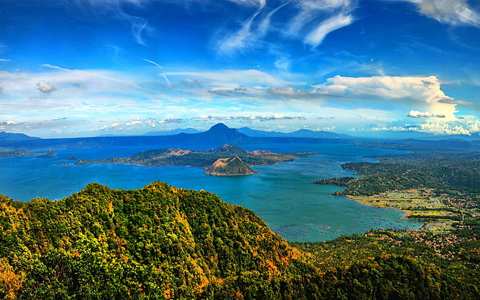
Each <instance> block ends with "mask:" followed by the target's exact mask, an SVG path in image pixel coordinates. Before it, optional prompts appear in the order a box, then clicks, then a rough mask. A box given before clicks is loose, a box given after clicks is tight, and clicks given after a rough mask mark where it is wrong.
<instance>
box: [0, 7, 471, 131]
mask: <svg viewBox="0 0 480 300" xmlns="http://www.w3.org/2000/svg"><path fill="white" fill-rule="evenodd" d="M52 2H53V1H52ZM478 95H480V3H478V2H476V1H468V0H449V1H446V0H325V1H316V0H298V1H281V0H221V1H217V0H215V1H214V0H87V1H80V0H75V1H55V2H53V3H51V2H44V3H40V2H39V1H34V0H21V1H18V0H5V1H2V2H1V3H0V131H8V132H23V133H27V134H29V135H33V136H40V137H73V136H97V135H104V134H143V133H147V132H152V131H157V130H158V131H164V130H171V129H174V128H179V127H182V128H184V127H194V128H198V129H205V128H207V127H209V126H211V125H213V124H214V123H216V122H225V123H227V125H229V126H231V127H243V126H249V127H252V128H255V129H260V130H274V131H294V130H298V129H301V128H308V129H312V130H335V131H336V132H340V133H347V134H354V135H369V136H373V135H378V134H379V133H382V132H391V131H398V132H412V131H414V132H425V133H433V134H437V135H444V134H445V135H451V134H466V135H472V134H478V133H480V124H479V121H478V120H479V109H478V105H479V104H480V99H479V96H478Z"/></svg>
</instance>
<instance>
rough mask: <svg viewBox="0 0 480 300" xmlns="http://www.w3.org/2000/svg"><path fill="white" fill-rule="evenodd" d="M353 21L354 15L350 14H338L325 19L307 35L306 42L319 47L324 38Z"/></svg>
mask: <svg viewBox="0 0 480 300" xmlns="http://www.w3.org/2000/svg"><path fill="white" fill-rule="evenodd" d="M352 23H353V17H352V15H350V14H338V15H336V16H333V17H331V18H329V19H327V20H325V21H323V22H322V23H321V24H320V25H319V26H318V27H317V28H315V29H314V30H313V31H312V32H310V33H309V34H308V35H307V36H306V37H305V43H306V44H309V45H312V46H313V47H317V46H318V45H320V44H321V43H322V41H323V39H324V38H325V37H326V36H327V34H329V33H330V32H333V31H335V30H337V29H340V28H342V27H345V26H348V25H350V24H352Z"/></svg>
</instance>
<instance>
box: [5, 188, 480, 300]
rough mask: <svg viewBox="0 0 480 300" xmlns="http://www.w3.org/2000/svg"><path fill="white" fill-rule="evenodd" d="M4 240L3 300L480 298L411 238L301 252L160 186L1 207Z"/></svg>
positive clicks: (206, 198)
mask: <svg viewBox="0 0 480 300" xmlns="http://www.w3.org/2000/svg"><path fill="white" fill-rule="evenodd" d="M0 233H1V234H0V297H1V298H4V299H5V298H6V299H16V298H21V299H347V298H348V299H374V298H377V299H460V298H461V299H475V297H478V296H479V294H478V280H477V278H478V274H477V273H478V272H477V273H471V272H470V271H469V269H466V268H465V267H464V266H463V265H462V264H460V263H459V262H452V264H450V263H449V261H440V260H439V259H438V258H436V257H435V256H432V254H431V253H432V252H431V251H430V250H429V249H428V248H425V247H418V246H416V245H415V244H412V243H410V242H408V240H407V239H404V240H403V243H404V244H406V245H405V247H404V246H403V245H402V243H396V242H395V243H390V242H389V240H387V239H379V238H377V237H375V236H374V234H369V235H368V236H367V235H365V236H364V235H360V236H352V237H347V238H342V239H338V240H336V241H332V242H327V243H315V244H311V243H307V244H297V246H298V247H301V248H302V249H304V250H302V251H299V250H298V249H296V248H294V247H292V246H291V245H289V244H288V243H287V242H286V241H285V240H283V239H282V238H281V237H280V236H279V235H277V234H275V233H273V232H272V231H271V230H270V229H269V228H268V227H267V226H266V224H265V223H264V222H263V221H262V220H261V219H260V218H259V217H257V216H256V215H255V214H254V213H252V212H251V211H249V210H247V209H245V208H242V207H239V206H235V205H231V204H227V203H225V202H223V201H221V200H220V199H219V198H218V197H217V196H216V195H214V194H211V193H208V192H204V191H201V192H197V191H192V190H184V189H178V188H174V187H170V186H168V185H167V184H165V183H160V182H157V183H153V184H150V185H148V186H146V187H144V188H143V189H139V190H130V191H125V190H112V189H109V188H108V187H106V186H102V185H99V184H89V185H88V186H87V187H86V188H85V189H84V190H82V191H81V192H79V193H76V194H73V195H71V196H69V197H67V198H65V199H62V200H59V201H50V200H48V199H41V198H38V199H34V200H32V201H30V202H28V203H23V202H17V201H13V200H10V199H9V198H7V197H4V196H0ZM382 234H383V235H384V233H382ZM389 253H390V254H389ZM450 265H452V267H451V269H452V271H449V270H450V269H449V268H450V267H449V266H450ZM477 299H478V298H477Z"/></svg>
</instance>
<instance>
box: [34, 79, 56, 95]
mask: <svg viewBox="0 0 480 300" xmlns="http://www.w3.org/2000/svg"><path fill="white" fill-rule="evenodd" d="M37 87H38V89H39V90H40V92H42V93H45V94H48V93H50V92H51V91H53V90H55V87H54V86H53V85H51V84H49V83H47V82H45V81H43V80H40V81H39V82H38V83H37Z"/></svg>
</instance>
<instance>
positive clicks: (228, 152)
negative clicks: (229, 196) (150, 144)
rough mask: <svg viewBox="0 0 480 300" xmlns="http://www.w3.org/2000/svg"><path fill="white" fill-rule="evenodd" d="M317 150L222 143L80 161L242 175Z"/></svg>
mask: <svg viewBox="0 0 480 300" xmlns="http://www.w3.org/2000/svg"><path fill="white" fill-rule="evenodd" d="M315 154H316V152H302V153H295V152H289V153H274V152H270V151H266V150H256V151H246V150H244V149H242V148H240V147H237V146H235V145H223V146H221V147H218V148H214V149H211V150H209V151H202V150H189V149H181V148H165V149H156V150H148V151H143V152H138V153H136V154H134V155H132V156H129V157H123V158H121V157H112V158H106V159H98V160H82V159H80V160H78V161H77V162H76V163H75V164H76V165H84V164H125V165H137V166H146V167H164V166H188V167H197V168H204V169H206V172H205V173H206V174H209V175H216V176H240V175H250V174H255V173H258V172H257V171H255V170H253V169H251V167H252V166H262V165H273V164H276V163H279V162H286V161H292V160H294V159H296V158H299V157H305V156H307V155H315Z"/></svg>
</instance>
